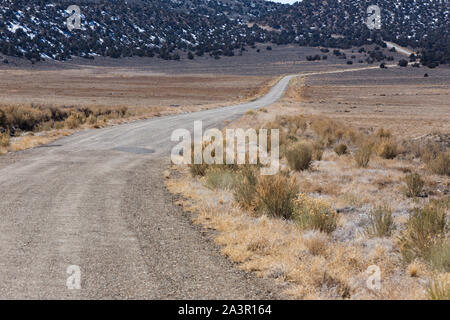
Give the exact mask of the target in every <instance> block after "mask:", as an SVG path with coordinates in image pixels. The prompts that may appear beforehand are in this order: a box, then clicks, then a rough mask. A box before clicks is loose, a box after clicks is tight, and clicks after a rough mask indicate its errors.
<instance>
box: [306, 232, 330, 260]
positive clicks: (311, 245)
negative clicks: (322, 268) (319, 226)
mask: <svg viewBox="0 0 450 320" xmlns="http://www.w3.org/2000/svg"><path fill="white" fill-rule="evenodd" d="M302 239H303V243H304V244H305V246H306V248H307V249H308V251H309V252H310V253H311V254H312V255H314V256H319V255H325V253H326V251H327V248H328V246H329V239H328V236H327V235H326V234H325V233H322V232H310V233H307V234H304V235H303V238H302Z"/></svg>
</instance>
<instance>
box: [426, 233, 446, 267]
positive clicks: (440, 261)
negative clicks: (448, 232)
mask: <svg viewBox="0 0 450 320" xmlns="http://www.w3.org/2000/svg"><path fill="white" fill-rule="evenodd" d="M430 262H431V265H432V266H433V268H434V269H436V270H439V271H442V272H450V241H449V240H448V239H446V240H445V241H443V242H442V243H438V244H437V245H435V246H434V247H432V248H431V250H430Z"/></svg>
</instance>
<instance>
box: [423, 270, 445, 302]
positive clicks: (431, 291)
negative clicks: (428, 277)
mask: <svg viewBox="0 0 450 320" xmlns="http://www.w3.org/2000/svg"><path fill="white" fill-rule="evenodd" d="M427 293H428V297H429V299H431V300H450V274H448V273H447V274H444V275H440V276H437V277H436V278H435V279H433V280H432V281H431V282H430V283H429V285H428V287H427Z"/></svg>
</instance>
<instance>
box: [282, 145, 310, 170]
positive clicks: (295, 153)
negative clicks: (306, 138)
mask: <svg viewBox="0 0 450 320" xmlns="http://www.w3.org/2000/svg"><path fill="white" fill-rule="evenodd" d="M286 159H287V161H288V164H289V167H290V168H291V169H292V170H295V171H302V170H306V169H308V168H309V167H310V165H311V162H312V147H311V145H310V144H309V143H305V142H301V143H297V144H295V145H294V146H292V147H290V148H288V149H287V151H286Z"/></svg>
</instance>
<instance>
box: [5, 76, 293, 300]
mask: <svg viewBox="0 0 450 320" xmlns="http://www.w3.org/2000/svg"><path fill="white" fill-rule="evenodd" d="M291 77H292V76H287V77H284V78H283V79H281V80H280V82H279V83H277V84H276V85H275V86H274V87H273V88H272V89H271V91H270V92H269V93H268V94H267V95H266V96H264V97H262V98H261V99H259V100H257V101H254V102H251V103H246V104H243V105H238V106H230V107H225V108H220V109H214V110H207V111H202V112H197V113H189V114H181V115H176V116H168V117H161V118H155V119H149V120H145V121H138V122H134V123H129V124H123V125H118V126H114V127H109V128H104V129H98V130H85V131H81V132H78V133H76V134H74V135H72V136H69V137H65V138H63V139H60V140H58V141H56V142H54V143H52V144H49V145H46V146H42V147H39V148H34V149H30V150H26V151H23V152H17V153H10V154H8V155H6V156H2V157H0V199H1V200H0V299H266V298H267V299H269V298H277V295H276V293H275V291H276V290H275V288H274V287H273V286H274V285H273V284H271V283H269V282H268V281H266V280H263V279H258V278H256V277H255V276H253V275H250V274H247V273H245V272H242V271H239V270H238V269H237V268H235V267H234V266H233V265H232V264H231V263H230V262H229V261H228V260H227V259H226V258H224V257H222V256H221V255H220V252H219V249H218V248H217V246H215V245H214V244H213V242H212V241H211V239H210V237H209V236H207V235H204V234H203V231H202V230H201V229H199V228H198V227H196V226H193V225H192V224H191V222H190V219H189V217H187V216H186V215H185V214H184V213H182V211H181V209H180V208H178V207H176V206H175V205H173V201H174V199H173V197H172V195H170V194H169V193H168V192H167V191H166V190H165V188H164V181H163V176H162V172H163V170H164V169H165V168H166V167H167V165H168V164H169V157H168V155H169V153H170V150H171V148H172V146H173V145H174V144H175V143H172V142H170V136H171V133H172V131H173V130H175V129H178V128H186V129H190V130H191V129H193V123H194V121H195V120H203V125H204V128H208V127H213V126H219V125H220V124H222V123H223V121H225V120H228V119H231V120H232V119H234V118H236V117H237V116H239V115H240V114H242V113H243V112H245V111H246V110H249V109H255V108H259V107H264V106H267V105H270V104H272V103H273V102H275V101H277V100H278V99H280V98H281V97H282V95H283V94H284V92H285V90H286V88H287V85H288V83H289V80H290V79H291ZM70 265H77V266H79V267H80V269H81V289H80V290H69V289H68V288H67V285H66V281H67V278H68V277H69V275H68V274H67V273H66V270H67V268H68V266H70Z"/></svg>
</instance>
